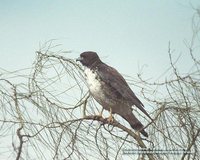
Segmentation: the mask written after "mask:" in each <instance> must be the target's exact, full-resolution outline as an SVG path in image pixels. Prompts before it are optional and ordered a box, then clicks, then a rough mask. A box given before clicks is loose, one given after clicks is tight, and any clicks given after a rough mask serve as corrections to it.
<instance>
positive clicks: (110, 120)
mask: <svg viewBox="0 0 200 160" xmlns="http://www.w3.org/2000/svg"><path fill="white" fill-rule="evenodd" d="M113 120H114V118H113V116H112V108H110V116H109V117H108V122H109V123H112V122H113Z"/></svg>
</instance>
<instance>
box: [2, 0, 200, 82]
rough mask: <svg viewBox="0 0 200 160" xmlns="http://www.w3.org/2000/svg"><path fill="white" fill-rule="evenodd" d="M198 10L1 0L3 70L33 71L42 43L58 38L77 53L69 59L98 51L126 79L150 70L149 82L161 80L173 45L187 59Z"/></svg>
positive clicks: (173, 1)
mask: <svg viewBox="0 0 200 160" xmlns="http://www.w3.org/2000/svg"><path fill="white" fill-rule="evenodd" d="M192 6H193V7H199V6H200V1H199V0H190V1H189V0H162V1H158V0H149V1H144V0H143V1H141V0H115V1H113V0H99V1H95V0H76V1H74V0H59V1H55V0H41V1H39V0H34V1H30V0H29V1H27V0H18V1H12V0H1V1H0V55H1V59H0V67H2V68H5V69H8V70H15V69H21V68H25V67H30V66H31V64H32V62H33V60H34V58H35V51H36V50H39V43H44V42H46V41H48V40H50V39H58V40H57V41H55V44H57V43H58V44H62V46H61V47H60V48H61V49H62V50H72V51H74V52H73V54H71V55H66V57H67V56H70V57H69V58H76V57H78V56H79V54H80V53H81V52H83V51H87V50H92V51H96V52H97V53H98V54H99V56H100V57H101V58H102V59H103V61H105V62H107V63H109V64H110V65H112V66H114V67H115V68H117V69H118V70H119V71H120V72H121V73H123V74H126V75H130V76H132V77H135V76H136V74H137V73H138V72H139V68H141V67H142V66H145V68H144V71H143V73H144V74H145V75H146V76H147V77H149V78H151V77H159V75H161V74H162V73H163V72H164V71H165V70H166V69H167V68H168V66H169V58H168V53H167V51H168V42H169V41H170V42H171V45H172V48H173V49H175V52H174V53H173V54H174V57H175V58H176V57H178V55H179V54H180V53H181V54H183V57H185V56H186V57H187V55H186V54H188V53H187V52H186V47H185V44H184V41H185V40H186V41H188V42H189V41H190V39H191V37H192V31H191V21H192V17H193V15H194V12H195V11H194V9H193V8H192ZM186 61H187V58H182V64H180V65H182V67H183V69H188V67H186V66H185V62H186ZM187 64H188V62H187ZM184 67H185V68H184Z"/></svg>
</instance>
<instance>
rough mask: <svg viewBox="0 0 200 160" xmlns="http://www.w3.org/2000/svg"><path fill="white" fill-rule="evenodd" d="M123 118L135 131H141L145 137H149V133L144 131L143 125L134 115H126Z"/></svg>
mask: <svg viewBox="0 0 200 160" xmlns="http://www.w3.org/2000/svg"><path fill="white" fill-rule="evenodd" d="M122 117H123V118H124V119H125V120H126V121H127V122H128V123H129V124H130V126H131V127H132V128H133V129H135V130H137V131H140V133H141V134H142V135H143V136H145V137H148V133H147V132H146V131H145V130H144V129H143V128H144V126H143V124H142V123H141V122H140V121H139V120H138V119H137V118H136V117H135V116H134V114H133V113H130V114H127V115H124V116H122Z"/></svg>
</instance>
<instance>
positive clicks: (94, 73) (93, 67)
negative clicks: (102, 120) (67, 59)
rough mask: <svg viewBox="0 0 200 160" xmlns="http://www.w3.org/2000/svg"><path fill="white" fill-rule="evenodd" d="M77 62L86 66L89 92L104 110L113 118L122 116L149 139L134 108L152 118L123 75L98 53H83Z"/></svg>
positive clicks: (85, 71)
mask: <svg viewBox="0 0 200 160" xmlns="http://www.w3.org/2000/svg"><path fill="white" fill-rule="evenodd" d="M76 60H77V61H80V62H81V63H82V65H83V66H85V69H84V73H85V76H86V81H87V84H88V88H89V91H90V93H91V95H92V96H93V98H94V99H95V100H96V101H97V102H98V103H99V104H100V105H102V107H103V109H106V110H108V111H110V112H111V116H112V114H118V115H120V116H121V117H123V118H124V119H125V120H126V121H127V122H128V123H129V124H130V126H131V127H132V128H133V129H135V130H136V131H139V132H141V133H142V134H143V135H144V136H145V137H148V134H147V132H146V131H145V130H144V129H143V128H144V126H143V124H142V123H141V122H140V121H139V120H138V119H137V118H136V117H135V115H134V114H133V113H132V110H133V109H132V106H136V107H137V108H139V109H140V110H141V111H142V112H143V113H144V114H145V115H146V116H147V117H149V118H150V119H151V117H150V116H149V114H148V113H147V112H146V110H145V109H144V105H143V104H142V102H141V101H140V100H139V99H138V98H137V97H136V95H135V94H134V92H133V91H132V90H131V88H130V87H129V85H128V84H127V82H126V81H125V79H124V78H123V77H122V75H121V74H120V73H119V72H118V71H117V70H116V69H114V68H113V67H111V66H109V65H107V64H105V63H103V62H102V61H101V60H100V58H99V56H98V55H97V53H96V52H92V51H87V52H83V53H81V54H80V57H79V58H78V59H76ZM151 120H152V119H151Z"/></svg>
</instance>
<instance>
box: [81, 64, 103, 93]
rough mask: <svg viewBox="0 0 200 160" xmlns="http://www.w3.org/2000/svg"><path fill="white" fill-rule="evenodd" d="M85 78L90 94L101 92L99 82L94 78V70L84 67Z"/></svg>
mask: <svg viewBox="0 0 200 160" xmlns="http://www.w3.org/2000/svg"><path fill="white" fill-rule="evenodd" d="M84 72H85V75H86V80H87V84H88V88H89V90H90V92H91V93H92V94H97V95H98V94H99V93H100V92H101V83H100V82H99V80H98V79H97V78H96V77H97V75H96V73H95V72H92V70H90V69H89V68H86V69H85V71H84Z"/></svg>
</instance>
